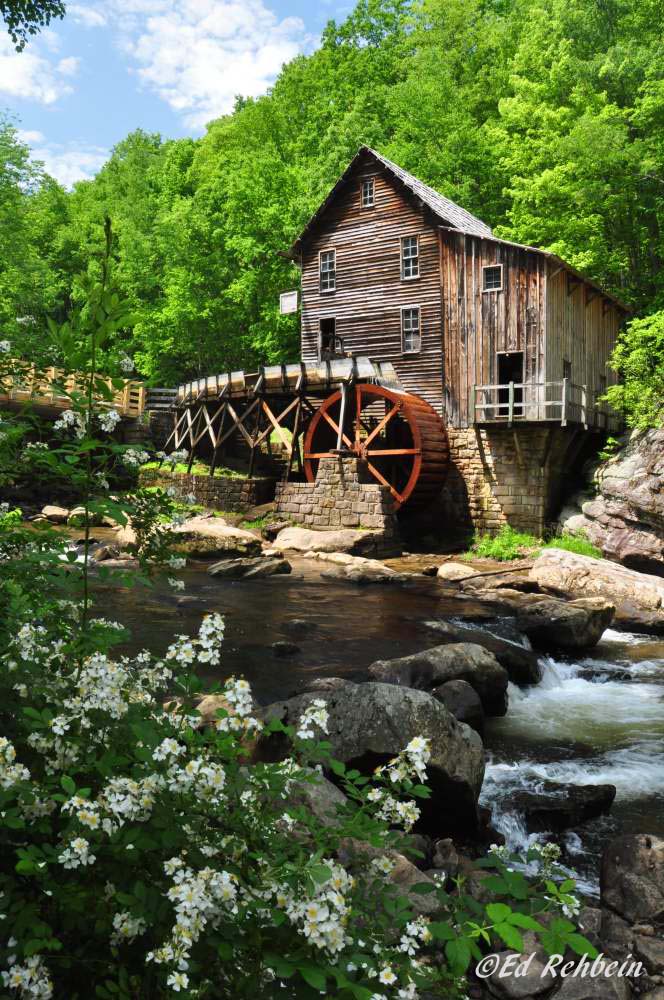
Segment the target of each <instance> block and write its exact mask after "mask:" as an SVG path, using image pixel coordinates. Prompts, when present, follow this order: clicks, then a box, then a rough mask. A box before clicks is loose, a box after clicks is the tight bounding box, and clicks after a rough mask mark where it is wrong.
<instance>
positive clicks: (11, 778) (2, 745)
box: [0, 736, 30, 791]
mask: <svg viewBox="0 0 664 1000" xmlns="http://www.w3.org/2000/svg"><path fill="white" fill-rule="evenodd" d="M15 760H16V750H15V749H14V746H13V744H12V743H10V742H9V740H8V739H7V738H6V737H4V736H0V788H4V789H5V791H6V790H7V789H8V788H12V786H13V785H17V784H18V783H19V782H20V781H28V780H29V779H30V772H29V771H28V769H27V767H23V765H22V764H15V763H14V761H15Z"/></svg>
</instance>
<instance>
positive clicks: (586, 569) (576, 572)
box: [530, 549, 664, 611]
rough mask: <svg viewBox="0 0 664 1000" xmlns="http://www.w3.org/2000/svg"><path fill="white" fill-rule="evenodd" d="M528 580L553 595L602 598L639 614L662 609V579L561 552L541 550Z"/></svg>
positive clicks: (606, 562) (601, 561) (663, 586)
mask: <svg viewBox="0 0 664 1000" xmlns="http://www.w3.org/2000/svg"><path fill="white" fill-rule="evenodd" d="M530 578H531V579H532V580H534V581H535V582H536V583H537V584H538V585H539V586H540V587H541V588H542V589H543V590H548V591H552V592H553V593H556V594H564V595H569V596H578V597H603V598H605V599H607V600H609V601H613V602H615V603H616V604H620V605H622V604H626V605H628V606H630V607H633V608H636V609H637V610H640V611H659V610H661V609H662V608H664V579H662V577H659V576H651V575H648V574H646V573H637V572H636V571H635V570H631V569H626V568H625V567H624V566H619V565H618V564H617V563H613V562H609V561H608V560H606V559H592V558H591V557H590V556H580V555H577V554H576V553H575V552H566V551H564V550H562V549H543V550H542V552H541V553H540V555H539V556H538V557H537V559H536V560H535V563H534V564H533V567H532V569H531V571H530Z"/></svg>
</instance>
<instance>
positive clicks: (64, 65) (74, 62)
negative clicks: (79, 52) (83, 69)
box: [57, 56, 81, 76]
mask: <svg viewBox="0 0 664 1000" xmlns="http://www.w3.org/2000/svg"><path fill="white" fill-rule="evenodd" d="M80 64H81V60H80V59H78V58H77V57H76V56H67V58H66V59H61V60H60V62H59V63H58V67H57V69H58V73H61V74H62V76H76V74H77V73H78V67H79V66H80Z"/></svg>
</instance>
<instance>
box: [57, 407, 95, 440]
mask: <svg viewBox="0 0 664 1000" xmlns="http://www.w3.org/2000/svg"><path fill="white" fill-rule="evenodd" d="M86 428H87V422H86V419H85V417H84V416H83V414H82V413H77V412H76V411H74V410H65V411H64V413H61V414H60V416H59V417H58V419H57V420H56V421H55V423H54V424H53V430H55V431H70V430H72V431H73V432H74V434H75V435H76V437H77V438H79V440H80V439H81V438H84V437H85V432H86Z"/></svg>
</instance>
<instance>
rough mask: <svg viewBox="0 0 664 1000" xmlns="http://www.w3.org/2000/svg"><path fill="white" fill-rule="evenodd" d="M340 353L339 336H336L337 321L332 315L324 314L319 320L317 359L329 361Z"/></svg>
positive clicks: (341, 351)
mask: <svg viewBox="0 0 664 1000" xmlns="http://www.w3.org/2000/svg"><path fill="white" fill-rule="evenodd" d="M342 354H343V345H342V343H341V338H340V337H337V321H336V319H335V318H334V316H325V317H324V318H323V319H321V321H320V331H319V336H318V359H319V361H331V360H332V359H333V358H338V357H340V356H341V355H342Z"/></svg>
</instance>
